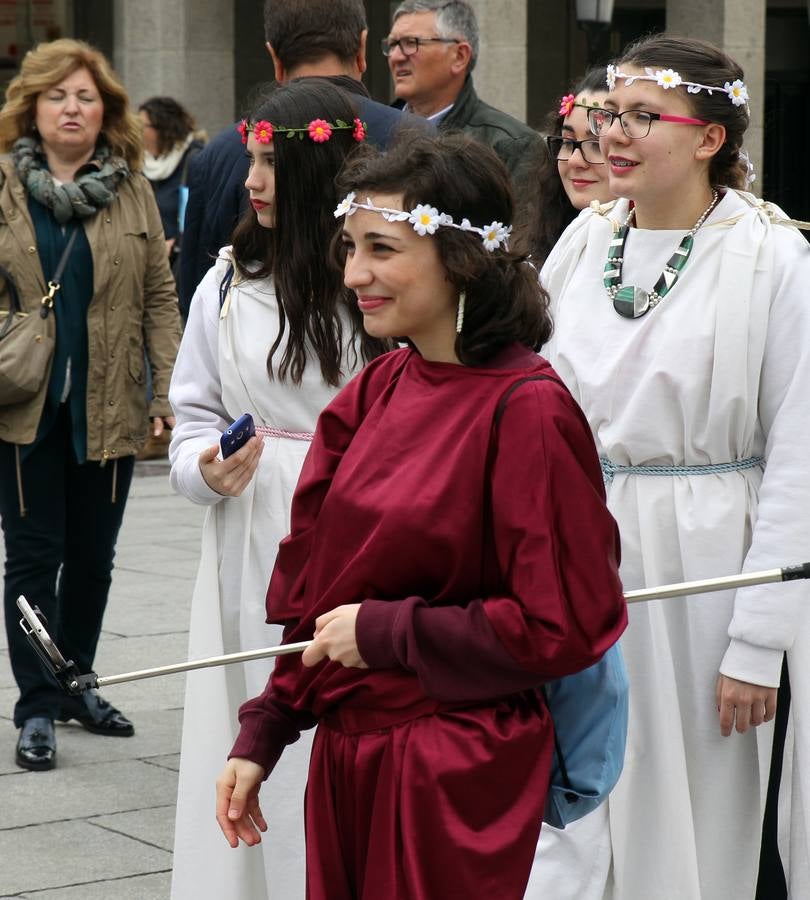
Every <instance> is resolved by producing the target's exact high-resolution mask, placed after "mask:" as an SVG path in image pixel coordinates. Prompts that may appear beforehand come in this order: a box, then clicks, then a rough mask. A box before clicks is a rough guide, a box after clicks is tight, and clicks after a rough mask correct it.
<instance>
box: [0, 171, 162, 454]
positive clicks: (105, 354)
mask: <svg viewBox="0 0 810 900" xmlns="http://www.w3.org/2000/svg"><path fill="white" fill-rule="evenodd" d="M82 224H83V226H84V230H85V234H86V235H87V240H88V243H89V244H90V251H91V253H92V256H93V299H92V300H91V301H90V306H89V308H88V310H87V338H88V357H89V358H88V367H87V368H88V371H87V458H88V459H93V460H102V459H104V460H106V459H117V458H118V457H120V456H129V455H132V454H134V453H136V452H137V451H138V450H139V449H140V447H141V445H142V444H143V441H144V439H145V437H146V432H147V428H148V424H149V416H170V415H171V414H172V410H171V407H170V406H169V400H168V392H169V380H170V379H171V374H172V368H173V366H174V360H175V357H176V355H177V348H178V346H179V343H180V315H179V312H178V308H177V295H176V292H175V286H174V279H173V278H172V273H171V270H170V269H169V262H168V258H167V256H166V249H165V243H164V239H163V227H162V226H161V223H160V214H159V213H158V209H157V205H156V203H155V196H154V193H153V191H152V187H151V185H150V184H149V182H148V181H147V180H146V179H145V178H144V177H143V175H139V174H135V175H132V176H131V177H130V178H127V179H125V180H124V181H123V182H122V183H121V185H120V186H119V188H118V195H117V197H116V199H115V200H114V201H113V203H112V204H111V205H110V206H109V207H107V208H106V209H102V210H100V211H99V212H98V213H96V215H94V216H92V217H90V218H88V219H83V220H82ZM0 264H2V265H3V266H5V267H6V268H7V269H8V270H9V271H10V272H11V274H12V275H13V277H14V280H15V282H16V284H17V289H18V291H19V294H20V300H21V302H22V304H23V308H24V309H26V310H27V311H29V312H31V313H32V314H33V315H39V306H40V300H41V298H42V296H43V295H44V294H46V293H47V288H46V285H45V278H44V276H43V273H42V266H41V265H40V261H39V255H38V253H37V246H36V238H35V233H34V226H33V223H32V221H31V216H30V213H29V211H28V203H27V199H26V193H25V189H24V188H23V186H22V184H21V183H20V180H19V179H18V177H17V173H16V171H15V169H14V164H13V163H12V162H11V160H10V159H9V158H8V157H5V158H3V159H0ZM7 309H8V297H7V296H6V295H5V294H0V317H2V315H3V311H4V310H7ZM144 342H145V345H146V350H147V353H148V355H149V360H150V362H151V364H152V378H153V391H154V400H153V401H152V404H151V406H150V407H149V409H148V410H147V403H146V377H145V371H144ZM47 390H48V379H47V378H46V379H45V380H44V383H43V386H42V389H41V390H40V392H39V393H38V394H37V396H36V397H34V398H33V399H31V400H29V401H28V402H26V403H18V404H14V405H12V406H3V407H0V440H3V441H8V442H10V443H14V444H30V443H32V442H33V440H34V438H35V437H36V432H37V426H38V424H39V420H40V417H41V416H42V409H43V406H44V403H45V396H46V394H47Z"/></svg>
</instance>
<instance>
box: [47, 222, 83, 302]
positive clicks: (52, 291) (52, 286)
mask: <svg viewBox="0 0 810 900" xmlns="http://www.w3.org/2000/svg"><path fill="white" fill-rule="evenodd" d="M80 228H81V225H79V224H78V223H76V225H75V227H74V228H73V232H72V233H71V235H70V237H69V238H68V242H67V244H65V249H64V250H63V251H62V255H61V256H60V257H59V262H58V263H57V265H56V271H55V272H54V273H53V277H52V278H51V279H50V281H49V282H48V293H47V294H46V295H45V296H44V297H43V298H42V300H41V301H40V306H39V314H40V316H41V317H42V318H43V319H47V318H48V313H49V312H50V311H51V310H52V309H53V301H54V297H56V294H57V291H58V290H59V288H61V287H62V275H63V274H64V272H65V266H66V265H67V261H68V257H69V256H70V251H71V250H72V249H73V245H74V244H75V243H76V235H77V234H78V233H79V229H80Z"/></svg>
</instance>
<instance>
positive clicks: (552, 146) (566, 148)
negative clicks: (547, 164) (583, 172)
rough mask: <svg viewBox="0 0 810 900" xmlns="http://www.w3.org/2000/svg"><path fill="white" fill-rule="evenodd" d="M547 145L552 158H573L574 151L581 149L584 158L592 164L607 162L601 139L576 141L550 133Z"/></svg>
mask: <svg viewBox="0 0 810 900" xmlns="http://www.w3.org/2000/svg"><path fill="white" fill-rule="evenodd" d="M546 146H547V147H548V152H549V153H550V154H551V158H552V159H560V160H567V159H571V157H572V156H573V155H574V151H575V150H579V152H580V153H581V154H582V158H583V159H584V160H585V162H586V163H589V164H590V165H593V166H596V165H603V164H604V162H605V160H604V157H603V156H602V151H601V149H600V148H599V141H594V140H584V141H575V140H574V139H573V138H567V137H563V136H562V135H559V134H550V135H548V136H547V137H546Z"/></svg>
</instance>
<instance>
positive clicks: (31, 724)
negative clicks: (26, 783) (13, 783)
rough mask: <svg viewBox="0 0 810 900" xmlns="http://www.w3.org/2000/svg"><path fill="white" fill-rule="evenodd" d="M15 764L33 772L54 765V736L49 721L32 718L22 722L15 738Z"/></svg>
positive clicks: (51, 723) (44, 718)
mask: <svg viewBox="0 0 810 900" xmlns="http://www.w3.org/2000/svg"><path fill="white" fill-rule="evenodd" d="M16 762H17V765H18V766H21V767H22V768H23V769H31V770H32V771H34V772H37V771H43V770H45V769H52V768H53V767H54V766H55V765H56V735H55V734H54V730H53V721H52V720H51V719H49V718H47V717H46V716H33V717H32V718H30V719H26V720H25V721H24V722H23V724H22V728H20V736H19V738H17V754H16Z"/></svg>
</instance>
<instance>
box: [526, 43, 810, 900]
mask: <svg viewBox="0 0 810 900" xmlns="http://www.w3.org/2000/svg"><path fill="white" fill-rule="evenodd" d="M607 79H608V88H609V89H610V90H609V93H608V95H607V97H606V98H605V99H604V100H603V102H602V104H601V105H602V109H603V110H604V111H599V110H597V111H592V112H591V113H590V124H591V127H592V129H593V130H594V131H595V132H597V134H598V137H599V142H600V146H601V149H602V154H603V156H604V158H605V168H606V170H607V173H608V178H609V185H610V188H611V190H612V191H614V192H615V193H616V194H617V195H618V196H619V197H620V199H619V200H618V201H617V202H616V204H615V205H614V206H613V208H612V209H610V210H609V211H608V212H607V213H606V214H603V213H601V212H600V211H596V210H592V211H587V212H585V213H584V214H583V215H582V216H580V218H579V219H577V221H576V222H575V223H574V224H572V225H571V227H570V228H569V229H568V230H567V231H566V233H565V234H564V235H563V237H562V239H561V240H560V242H559V243H558V245H557V247H556V248H555V249H554V251H553V252H552V254H551V256H550V257H549V259H548V261H547V263H546V265H545V267H544V269H543V272H542V280H543V283H544V285H545V286H546V288H547V289H548V290H549V293H550V295H551V299H552V309H553V314H554V319H555V331H554V336H553V338H552V341H551V342H550V344H549V345H548V346H547V350H546V352H547V353H548V355H549V357H550V359H551V361H552V364H553V365H554V366H555V368H556V370H557V371H558V372H559V373H560V375H561V376H562V378H563V380H564V381H565V382H566V384H567V385H568V387H569V389H570V390H571V392H572V393H573V395H574V397H575V398H576V399H577V400H578V402H579V403H580V404H581V406H582V408H583V410H584V412H585V414H586V416H587V418H588V420H589V422H590V425H591V428H592V430H593V433H594V436H595V438H596V443H597V448H598V450H599V453H600V456H601V459H602V468H603V473H604V476H605V481H606V484H607V491H608V503H609V506H610V509H611V511H612V512H613V514H614V515H615V516H616V518H617V520H618V522H619V527H620V531H621V534H622V568H621V574H622V581H623V584H624V587H625V589H630V590H632V589H634V588H642V587H647V586H653V585H658V584H664V583H668V582H676V581H683V580H687V579H689V580H691V579H700V578H709V577H713V576H719V575H725V574H731V573H735V572H740V571H742V570H752V569H758V568H768V567H772V566H776V565H781V564H783V563H788V562H794V561H798V560H800V559H804V558H805V557H806V556H807V534H808V532H809V531H810V480H808V478H807V447H808V446H810V419H809V418H808V416H807V400H806V396H807V385H808V384H810V307H808V304H807V302H806V300H807V285H808V283H810V247H808V244H807V243H806V241H805V240H804V239H803V238H802V236H801V234H800V233H799V232H798V231H797V230H796V228H794V227H792V226H791V223H790V220H788V219H787V217H786V215H785V214H784V213H783V212H782V211H781V210H779V209H777V208H775V207H773V206H770V205H764V206H763V205H761V202H760V201H757V200H756V198H755V197H753V196H752V195H751V194H749V193H746V192H745V190H744V189H745V187H746V173H747V165H746V159H747V158H746V156H745V154H744V152H743V150H742V143H743V136H744V133H745V131H746V128H747V126H748V124H749V112H748V105H747V101H748V92H747V89H746V87H745V84H744V81H743V72H742V69H741V68H740V66H739V65H738V64H737V63H736V62H734V60H732V59H731V58H729V57H728V56H727V55H726V54H724V53H723V52H721V51H720V50H718V49H717V48H715V47H713V46H711V45H709V44H706V43H704V42H701V41H697V40H687V39H679V38H674V37H669V36H666V35H656V36H653V37H651V38H648V39H645V40H643V41H641V42H639V43H638V44H636V45H634V46H632V47H630V48H629V49H628V50H627V51H626V53H625V54H624V55H623V56H622V57H621V59H619V60H618V62H617V63H616V64H615V65H612V66H609V67H608V72H607ZM806 610H807V596H806V591H805V589H803V588H799V587H796V586H789V585H785V586H782V587H775V588H771V587H757V588H746V589H744V590H741V591H739V592H737V593H736V594H734V593H733V592H730V591H729V592H722V593H718V594H716V595H702V596H700V597H689V598H685V599H681V600H674V601H669V600H665V601H661V602H657V603H651V604H644V605H636V606H635V607H634V608H632V609H631V610H630V625H629V627H628V630H627V632H626V634H625V636H624V637H623V639H622V646H623V649H624V653H625V656H626V659H627V665H628V670H629V675H630V684H631V692H630V697H631V701H630V728H629V736H628V749H627V756H626V761H625V767H624V772H623V774H622V777H621V779H620V781H619V784H618V786H617V787H616V789H615V790H614V792H613V794H612V795H611V797H610V799H609V801H608V803H607V804H605V805H603V807H600V808H599V809H598V810H596V811H595V812H594V813H592V814H591V815H590V816H588V817H586V818H585V819H583V820H582V821H581V822H579V823H574V825H573V826H572V827H570V828H569V829H567V830H566V831H565V832H564V833H559V832H557V833H555V832H553V831H551V830H548V831H547V830H546V829H544V832H546V833H545V835H544V836H543V837H541V841H540V849H539V854H538V860H537V862H536V865H535V872H534V874H533V880H532V882H531V886H530V890H529V893H528V894H527V896H528V897H530V898H534V897H538V898H539V897H548V896H553V897H555V898H556V900H566V898H568V897H571V898H573V897H576V898H577V900H583V898H584V900H588V898H592V897H593V898H599V900H602V898H603V897H607V898H621V900H652V898H672V897H684V898H686V897H688V898H690V900H714V898H718V897H734V898H735V900H753V898H754V896H755V894H756V890H757V880H758V874H759V873H758V865H759V863H760V842H761V834H762V823H763V817H764V813H765V805H766V798H767V781H768V765H769V760H770V757H771V749H772V744H773V740H774V738H773V735H774V730H773V728H774V726H773V721H772V720H773V719H774V716H775V714H776V711H777V709H778V703H777V689H778V688H779V685H780V674H781V672H782V667H783V659H784V658H785V654H786V652H787V667H788V668H789V670H790V684H791V687H792V689H793V707H792V713H793V716H794V725H795V746H794V752H793V757H792V759H786V761H785V773H786V775H787V776H791V777H792V789H793V801H794V803H793V809H792V817H791V819H790V822H789V823H788V822H783V823H781V824H783V825H789V827H790V830H791V834H790V838H791V848H790V851H791V852H790V870H789V871H788V872H787V876H786V877H787V880H788V882H789V884H790V888H791V896H805V895H806V894H807V884H808V882H807V880H806V879H807V877H808V843H807V836H806V833H805V831H804V825H803V817H802V813H803V811H806V810H808V809H810V759H808V756H807V754H808V750H809V749H810V732H808V729H810V721H808V713H810V653H808V649H810V648H809V647H808V643H809V642H810V623H809V622H808V616H807V612H806ZM781 699H782V698H781V696H780V702H781ZM785 711H786V710H785V709H784V708H783V710H782V712H783V713H784V712H785ZM776 754H777V756H780V755H781V748H777V751H776ZM787 780H788V781H789V780H790V778H788V779H787ZM766 857H768V853H765V854H764V855H763V859H765V858H766ZM776 862H777V866H776V874H774V873H773V872H769V873H768V874H765V873H764V870H763V873H762V874H761V875H760V876H759V877H760V879H761V885H760V886H761V887H762V888H763V889H764V888H767V889H768V891H769V893H768V896H769V897H778V896H780V895H779V893H778V888H779V882H780V878H781V871H780V867H779V865H778V860H777V861H776ZM611 863H612V865H611ZM561 885H564V887H561ZM783 887H784V885H783ZM782 896H784V893H783V894H782Z"/></svg>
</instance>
